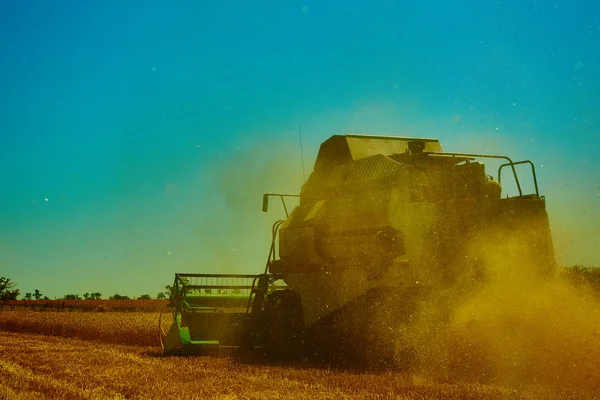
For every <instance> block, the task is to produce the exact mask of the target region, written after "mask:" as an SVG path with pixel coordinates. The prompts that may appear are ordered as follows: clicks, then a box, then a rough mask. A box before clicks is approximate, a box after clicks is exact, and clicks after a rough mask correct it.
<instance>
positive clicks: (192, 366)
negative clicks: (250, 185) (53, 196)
mask: <svg viewBox="0 0 600 400" xmlns="http://www.w3.org/2000/svg"><path fill="white" fill-rule="evenodd" d="M158 317H159V314H158V313H147V312H146V313H135V312H126V313H125V312H101V313H97V312H60V313H59V312H52V313H50V312H34V311H4V312H0V400H2V399H161V400H166V399H287V398H293V399H317V400H318V399H527V400H529V399H552V398H557V399H593V398H599V399H600V394H599V392H594V391H591V390H589V389H591V388H590V387H588V388H587V389H588V390H587V391H585V390H578V389H575V387H573V388H564V386H561V385H555V386H553V388H549V387H548V386H534V385H521V386H516V387H515V386H503V385H499V384H482V383H476V382H472V381H471V382H452V383H443V382H440V381H436V380H434V379H429V378H426V377H424V376H418V375H409V374H406V373H400V372H378V373H374V372H368V371H349V370H339V369H329V368H327V366H320V367H309V366H306V365H289V364H288V365H283V364H270V365H266V364H261V365H249V364H242V363H239V362H237V361H235V360H234V359H231V358H214V357H207V356H204V357H198V356H197V357H164V356H162V354H161V348H160V346H159V339H158ZM164 317H165V315H164V314H163V320H162V322H163V326H165V328H166V327H167V326H168V324H169V323H170V315H166V318H164Z"/></svg>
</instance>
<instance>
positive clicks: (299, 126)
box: [298, 125, 306, 183]
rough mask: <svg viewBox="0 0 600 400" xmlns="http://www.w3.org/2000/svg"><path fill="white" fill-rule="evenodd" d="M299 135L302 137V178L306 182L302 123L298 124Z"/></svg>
mask: <svg viewBox="0 0 600 400" xmlns="http://www.w3.org/2000/svg"><path fill="white" fill-rule="evenodd" d="M298 136H299V137H300V158H301V159H302V179H304V183H306V174H305V173H304V150H303V149H302V125H298Z"/></svg>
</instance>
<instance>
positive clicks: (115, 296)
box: [108, 293, 131, 300]
mask: <svg viewBox="0 0 600 400" xmlns="http://www.w3.org/2000/svg"><path fill="white" fill-rule="evenodd" d="M108 299H109V300H131V299H130V298H129V296H121V295H120V294H118V293H116V294H115V295H114V296H110V297H109V298H108Z"/></svg>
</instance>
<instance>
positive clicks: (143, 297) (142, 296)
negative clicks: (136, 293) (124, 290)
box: [137, 294, 152, 300]
mask: <svg viewBox="0 0 600 400" xmlns="http://www.w3.org/2000/svg"><path fill="white" fill-rule="evenodd" d="M137 299H138V300H152V297H151V296H150V295H149V294H143V295H141V296H140V297H138V298H137Z"/></svg>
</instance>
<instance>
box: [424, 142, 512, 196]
mask: <svg viewBox="0 0 600 400" xmlns="http://www.w3.org/2000/svg"><path fill="white" fill-rule="evenodd" d="M423 154H430V155H432V156H446V157H478V158H495V159H503V160H507V161H508V163H507V164H506V165H507V166H508V165H510V167H511V169H512V172H513V176H514V178H515V183H516V184H517V189H518V190H519V196H523V191H522V190H521V184H520V183H519V177H518V176H517V170H516V169H515V163H514V162H513V160H511V159H510V158H509V157H507V156H496V155H493V154H477V153H445V152H444V153H436V152H427V153H423Z"/></svg>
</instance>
